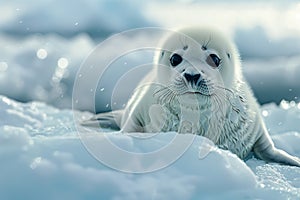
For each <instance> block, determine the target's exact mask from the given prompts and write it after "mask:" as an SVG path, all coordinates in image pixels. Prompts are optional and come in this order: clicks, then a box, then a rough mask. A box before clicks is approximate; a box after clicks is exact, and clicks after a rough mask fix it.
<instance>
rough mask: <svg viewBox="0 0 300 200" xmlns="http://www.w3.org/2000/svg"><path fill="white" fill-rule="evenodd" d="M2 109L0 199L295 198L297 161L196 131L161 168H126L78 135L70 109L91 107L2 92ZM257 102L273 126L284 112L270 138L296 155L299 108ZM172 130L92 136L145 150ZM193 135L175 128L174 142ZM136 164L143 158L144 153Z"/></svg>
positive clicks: (299, 192)
mask: <svg viewBox="0 0 300 200" xmlns="http://www.w3.org/2000/svg"><path fill="white" fill-rule="evenodd" d="M0 110H1V115H0V116H1V126H0V159H1V166H0V175H1V179H0V185H1V187H0V198H1V199H20V198H23V197H24V196H26V197H28V198H30V199H40V198H43V199H57V198H59V199H61V198H72V199H86V198H94V199H95V198H105V199H199V198H201V199H220V198H221V199H245V198H246V199H249V198H250V199H253V198H261V199H266V198H272V199H287V198H290V199H298V198H300V179H299V177H300V169H299V168H297V167H291V166H284V165H279V164H275V163H270V164H266V163H265V162H264V161H261V160H257V159H255V158H250V159H249V160H247V161H246V162H244V161H242V160H240V159H239V158H238V157H237V156H236V155H234V154H232V153H230V152H229V151H224V150H221V149H219V148H217V147H216V146H214V145H213V144H212V142H211V141H209V140H208V139H206V138H203V137H200V136H195V139H194V140H193V143H192V144H191V146H189V148H188V149H187V151H185V152H184V153H183V155H182V156H181V157H180V158H179V159H177V160H176V161H175V162H174V163H171V164H170V165H167V166H165V167H163V168H162V169H160V170H154V171H153V172H151V173H140V174H132V173H124V172H120V171H118V170H116V169H112V168H110V167H107V166H106V165H105V164H103V163H102V162H99V161H97V160H96V159H95V158H94V157H93V154H90V153H89V152H88V151H87V149H86V146H84V145H83V143H82V141H81V140H80V137H79V136H80V135H79V134H78V132H77V129H76V126H75V121H74V118H73V114H74V113H75V114H76V115H77V116H78V115H79V116H81V119H84V118H87V117H89V116H90V115H91V114H90V113H87V112H79V111H72V110H60V109H57V108H54V107H51V106H49V105H47V104H45V103H39V102H31V103H26V104H24V103H19V102H16V101H14V100H11V99H9V98H7V97H4V96H1V98H0ZM262 110H267V111H268V113H269V115H268V116H265V117H264V118H265V119H266V122H267V127H268V128H269V129H271V130H274V129H275V127H277V124H276V122H273V121H274V119H280V118H282V124H281V127H283V128H282V129H281V130H282V131H278V132H275V131H271V134H272V138H273V140H274V142H275V144H276V146H278V147H280V148H282V149H284V150H286V151H288V152H289V153H291V154H293V155H297V156H300V147H299V145H298V144H299V142H300V127H299V126H298V124H297V120H299V115H300V109H298V107H297V106H291V107H289V108H288V109H284V108H283V107H280V106H276V105H275V104H268V105H266V106H263V107H262ZM20 112H21V113H22V114H16V113H20ZM286 117H288V120H287V121H286V120H284V119H285V118H286ZM3 120H4V121H3ZM275 121H276V120H275ZM289 121H292V122H293V123H294V124H292V123H289ZM285 130H293V131H292V132H291V131H285ZM175 135H176V133H173V132H168V133H158V134H156V135H155V137H148V138H147V139H142V140H140V139H138V138H135V137H131V136H128V135H120V134H119V133H116V132H112V131H109V130H107V131H106V132H102V133H101V132H99V133H98V135H97V136H94V137H95V139H93V140H94V141H96V139H97V138H98V137H105V138H108V139H109V140H110V141H111V142H112V143H114V144H115V145H117V146H118V147H119V148H123V149H126V150H127V151H130V152H139V153H149V152H152V151H155V150H156V149H160V148H161V147H163V146H165V145H167V144H168V143H169V142H170V141H171V139H172V138H173V137H174V136H175ZM191 136H192V135H189V134H187V135H185V134H182V135H179V137H180V138H179V139H180V140H177V141H176V142H178V144H176V142H175V144H174V145H182V144H181V142H180V141H184V140H186V139H188V137H191ZM100 148H101V147H100ZM102 150H104V149H102ZM106 152H107V151H106ZM108 153H109V152H108ZM108 156H110V157H111V158H114V159H116V160H119V166H122V165H123V166H126V165H127V164H128V163H127V162H128V161H127V162H126V159H125V158H117V157H116V155H114V154H108ZM124 159H125V160H124ZM122 160H123V161H122ZM138 163H139V164H138ZM135 164H137V165H140V166H143V165H144V164H143V163H142V160H136V161H135ZM150 164H151V163H150ZM144 166H145V165H144ZM16 191H17V192H16Z"/></svg>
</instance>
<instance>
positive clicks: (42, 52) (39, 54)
mask: <svg viewBox="0 0 300 200" xmlns="http://www.w3.org/2000/svg"><path fill="white" fill-rule="evenodd" d="M36 56H37V57H38V58H39V59H41V60H43V59H45V58H47V56H48V52H47V51H46V50H45V49H39V50H37V52H36Z"/></svg>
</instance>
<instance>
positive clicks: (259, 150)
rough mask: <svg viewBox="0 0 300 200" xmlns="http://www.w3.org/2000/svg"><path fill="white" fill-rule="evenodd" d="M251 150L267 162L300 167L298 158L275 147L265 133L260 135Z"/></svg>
mask: <svg viewBox="0 0 300 200" xmlns="http://www.w3.org/2000/svg"><path fill="white" fill-rule="evenodd" d="M253 150H254V153H255V155H256V156H257V157H259V158H260V159H262V160H265V161H267V162H276V163H281V164H285V165H291V166H297V167H300V158H297V157H295V156H291V155H290V154H288V153H287V152H285V151H283V150H280V149H277V148H275V147H274V144H273V142H272V140H271V139H270V138H269V137H267V136H266V135H262V136H261V137H260V138H259V139H258V140H257V141H256V143H255V144H254V148H253Z"/></svg>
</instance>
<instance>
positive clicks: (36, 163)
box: [30, 157, 42, 169]
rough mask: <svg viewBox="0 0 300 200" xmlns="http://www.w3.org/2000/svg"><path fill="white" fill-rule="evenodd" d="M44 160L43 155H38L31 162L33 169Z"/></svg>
mask: <svg viewBox="0 0 300 200" xmlns="http://www.w3.org/2000/svg"><path fill="white" fill-rule="evenodd" d="M41 161H42V157H36V158H35V159H34V160H33V162H32V163H31V164H30V168H31V169H35V168H36V167H37V166H38V165H39V164H40V163H41Z"/></svg>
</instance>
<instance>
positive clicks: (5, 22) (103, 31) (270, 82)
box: [0, 0, 300, 112]
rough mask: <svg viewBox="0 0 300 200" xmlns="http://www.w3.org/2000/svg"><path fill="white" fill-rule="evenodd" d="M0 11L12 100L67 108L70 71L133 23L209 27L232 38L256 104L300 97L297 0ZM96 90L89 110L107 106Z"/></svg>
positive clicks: (0, 5) (68, 2)
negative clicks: (101, 43)
mask: <svg viewBox="0 0 300 200" xmlns="http://www.w3.org/2000/svg"><path fill="white" fill-rule="evenodd" d="M0 13H1V17H0V94H1V95H3V96H7V97H9V98H12V99H15V100H17V101H21V102H28V101H33V100H34V101H43V102H46V103H48V104H50V105H53V106H55V107H58V108H71V107H72V89H73V83H74V80H75V77H76V73H77V71H78V69H79V68H80V65H81V64H82V63H83V62H84V60H85V59H86V58H87V57H88V55H89V54H90V53H91V52H92V50H93V49H94V48H95V47H96V46H97V45H98V44H99V43H100V42H101V41H103V40H105V39H106V38H108V37H109V36H111V35H113V34H116V33H119V32H121V31H125V30H128V29H132V28H143V27H163V28H171V29H173V28H177V27H182V26H189V25H210V26H215V27H217V28H219V29H221V30H222V31H223V32H225V34H227V35H228V36H230V37H231V38H233V40H234V41H235V42H236V44H237V47H238V49H239V51H240V54H241V59H242V63H243V71H244V75H245V77H246V79H247V80H248V82H249V83H250V85H251V86H252V88H253V90H254V93H255V95H256V97H257V99H258V101H259V103H261V104H265V103H269V102H275V103H279V102H280V101H281V100H283V99H285V100H288V101H295V102H299V99H300V87H299V86H300V78H299V76H300V3H299V1H296V0H295V1H293V0H287V1H276V0H274V1H272V3H270V1H258V0H257V1H237V0H229V1H226V2H225V1H221V0H211V1H201V0H200V1H193V0H172V1H171V0H162V1H161V0H160V1H159V0H153V1H138V0H131V1H123V0H76V1H72V0H27V1H24V0H10V1H5V0H0ZM144 39H146V37H145V38H144ZM128 40H129V41H127V42H128V43H132V42H135V40H134V38H130V39H128ZM116 48H117V47H116ZM110 51H113V49H112V50H110ZM146 54H147V59H145V57H144V56H141V55H140V56H138V54H137V55H135V56H131V57H128V58H127V59H128V60H127V61H126V64H127V69H130V67H131V66H134V65H136V64H137V63H142V62H143V61H145V60H147V62H148V61H149V60H150V61H151V59H152V57H151V55H150V54H148V53H146ZM100 56H105V55H100ZM128 66H129V67H128ZM119 67H122V66H119ZM106 84H109V80H108V83H106ZM99 90H100V93H99V94H97V99H98V102H99V103H97V108H96V110H97V111H98V112H99V111H103V110H109V109H110V104H111V101H110V96H111V92H109V90H110V88H104V87H103V88H102V87H100V88H99ZM84 92H85V91H82V96H83V97H84ZM101 92H102V93H101ZM128 95H129V94H127V96H126V92H125V94H124V97H123V98H125V99H126V98H128ZM87 108H88V107H87V106H86V105H84V104H81V106H80V107H79V109H82V110H85V109H87Z"/></svg>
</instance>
